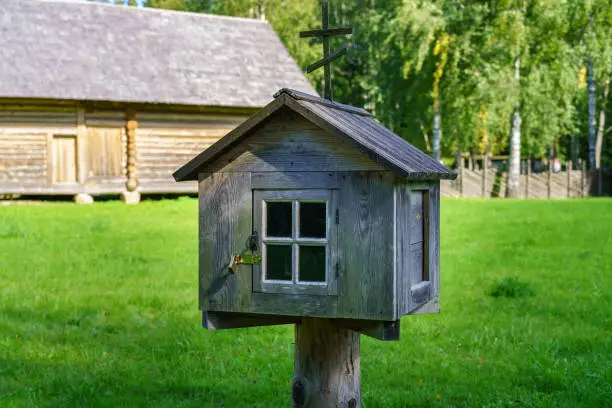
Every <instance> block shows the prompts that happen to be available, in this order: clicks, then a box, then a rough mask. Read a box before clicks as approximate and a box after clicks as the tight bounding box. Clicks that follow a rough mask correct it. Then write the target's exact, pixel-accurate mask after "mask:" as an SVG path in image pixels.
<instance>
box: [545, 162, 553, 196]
mask: <svg viewBox="0 0 612 408" xmlns="http://www.w3.org/2000/svg"><path fill="white" fill-rule="evenodd" d="M552 167H553V166H552V160H551V159H549V160H548V179H547V180H546V197H548V199H549V200H550V197H551V195H552V174H553V172H552V170H553V169H552Z"/></svg>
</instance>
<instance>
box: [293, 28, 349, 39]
mask: <svg viewBox="0 0 612 408" xmlns="http://www.w3.org/2000/svg"><path fill="white" fill-rule="evenodd" d="M349 34H353V29H352V28H351V27H338V28H327V29H324V30H307V31H302V32H300V38H305V37H333V36H336V35H349Z"/></svg>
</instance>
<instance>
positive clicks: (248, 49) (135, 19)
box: [0, 0, 316, 108]
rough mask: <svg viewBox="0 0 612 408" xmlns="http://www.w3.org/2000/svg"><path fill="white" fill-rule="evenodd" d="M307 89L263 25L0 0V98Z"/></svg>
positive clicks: (164, 99) (253, 101) (166, 96)
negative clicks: (285, 88) (288, 87)
mask: <svg viewBox="0 0 612 408" xmlns="http://www.w3.org/2000/svg"><path fill="white" fill-rule="evenodd" d="M284 86H291V87H295V88H297V89H300V90H303V91H305V92H316V91H315V90H314V88H313V87H312V86H311V85H310V83H309V82H308V80H307V79H306V78H305V76H304V74H303V73H302V71H301V70H300V68H299V67H298V66H297V65H296V63H295V61H294V60H293V59H292V58H291V56H290V55H289V53H288V52H287V50H286V49H285V47H284V46H283V44H282V42H281V41H280V39H279V38H278V36H277V35H276V33H275V32H274V30H273V29H272V27H271V26H270V24H269V23H267V22H265V21H260V20H253V19H246V18H233V17H224V16H214V15H209V14H200V13H187V12H177V11H168V10H158V9H151V8H136V7H125V6H114V5H110V4H102V3H95V2H74V1H70V2H69V1H66V0H45V1H41V0H0V98H2V97H5V98H37V99H67V100H90V101H115V102H143V103H164V104H179V105H206V106H232V107H234V106H235V107H255V108H260V107H262V106H265V105H266V104H267V103H269V102H270V101H271V97H270V91H269V90H270V89H279V88H281V87H284Z"/></svg>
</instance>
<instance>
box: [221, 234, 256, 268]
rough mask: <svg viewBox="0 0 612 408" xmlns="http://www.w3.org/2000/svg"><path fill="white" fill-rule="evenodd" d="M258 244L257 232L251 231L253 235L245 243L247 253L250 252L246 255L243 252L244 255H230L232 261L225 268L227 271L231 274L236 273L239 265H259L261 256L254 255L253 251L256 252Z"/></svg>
mask: <svg viewBox="0 0 612 408" xmlns="http://www.w3.org/2000/svg"><path fill="white" fill-rule="evenodd" d="M258 242H259V239H258V236H257V231H253V234H251V235H250V236H249V238H248V239H247V242H246V245H247V248H248V250H249V251H251V253H248V252H246V251H245V252H244V253H242V254H239V255H238V254H234V255H232V259H231V260H230V263H229V265H228V266H227V267H228V269H229V270H231V271H232V272H233V273H236V269H237V268H238V265H240V264H243V265H260V264H261V255H259V254H256V253H255V251H257V243H258Z"/></svg>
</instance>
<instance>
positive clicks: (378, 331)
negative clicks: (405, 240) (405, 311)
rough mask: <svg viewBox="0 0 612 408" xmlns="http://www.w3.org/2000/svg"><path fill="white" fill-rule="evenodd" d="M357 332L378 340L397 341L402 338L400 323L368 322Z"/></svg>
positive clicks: (396, 321) (397, 321)
mask: <svg viewBox="0 0 612 408" xmlns="http://www.w3.org/2000/svg"><path fill="white" fill-rule="evenodd" d="M357 331H358V332H359V333H362V334H365V335H366V336H369V337H372V338H375V339H377V340H382V341H396V340H399V338H400V321H399V320H395V321H392V322H384V321H381V322H377V321H366V324H364V325H363V326H361V327H360V328H359V329H357Z"/></svg>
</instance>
